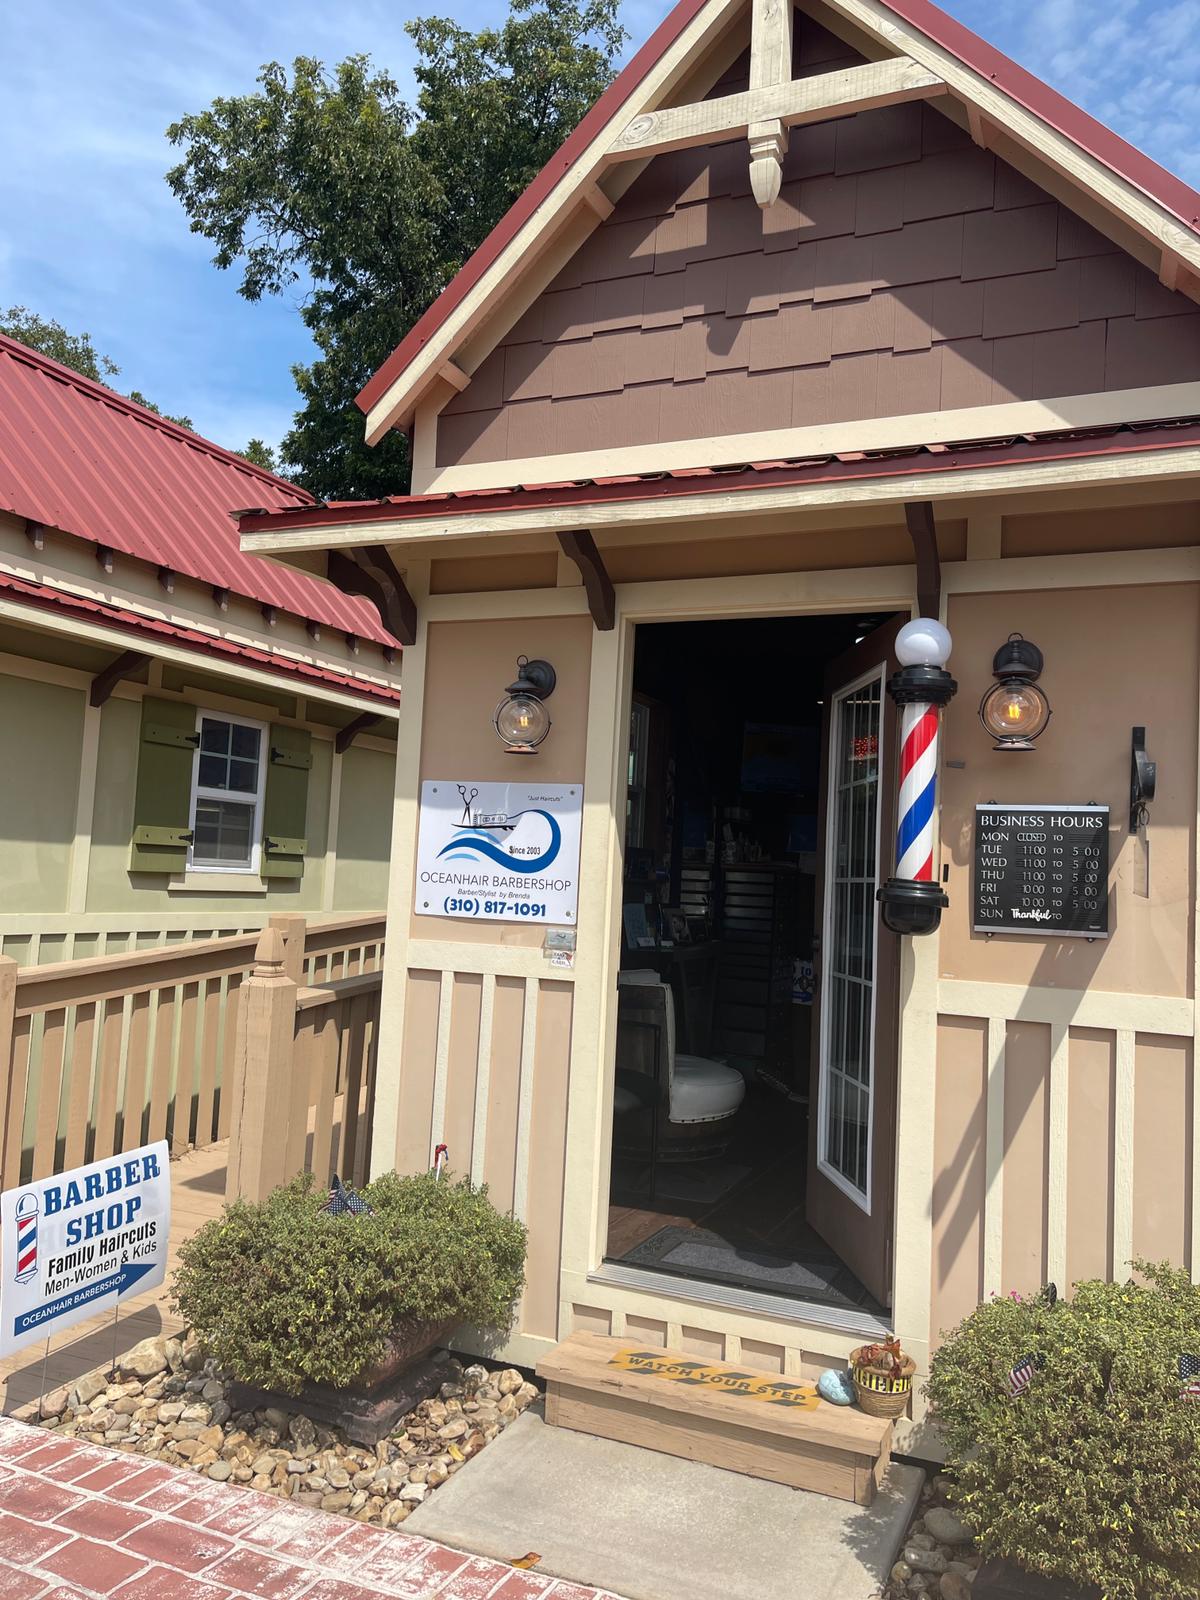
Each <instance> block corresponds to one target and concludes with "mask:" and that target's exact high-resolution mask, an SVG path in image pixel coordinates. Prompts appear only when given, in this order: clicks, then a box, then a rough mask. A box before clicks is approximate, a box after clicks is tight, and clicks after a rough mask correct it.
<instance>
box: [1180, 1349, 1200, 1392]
mask: <svg viewBox="0 0 1200 1600" xmlns="http://www.w3.org/2000/svg"><path fill="white" fill-rule="evenodd" d="M1179 1383H1180V1389H1179V1394H1180V1398H1181V1399H1184V1400H1200V1356H1180V1358H1179Z"/></svg>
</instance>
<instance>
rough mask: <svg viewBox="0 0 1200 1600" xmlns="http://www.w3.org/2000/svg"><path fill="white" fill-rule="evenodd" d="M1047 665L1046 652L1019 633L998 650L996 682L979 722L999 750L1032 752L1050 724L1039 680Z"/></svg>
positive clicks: (982, 703)
mask: <svg viewBox="0 0 1200 1600" xmlns="http://www.w3.org/2000/svg"><path fill="white" fill-rule="evenodd" d="M1044 665H1045V661H1044V658H1043V656H1042V652H1041V651H1040V650H1039V649H1038V647H1037V645H1035V644H1031V643H1030V641H1029V640H1028V639H1026V638H1023V637H1022V636H1021V634H1019V633H1010V634H1009V636H1008V638H1007V640H1006V641H1005V642H1004V643H1003V644H1002V645H1001V646H1000V648H999V650H997V651H996V654H995V657H994V658H993V661H992V673H993V675H994V676H995V678H996V680H997V681H996V682H995V683H994V684H993V685H992V687H991V688H990V689H989V690H988V691H987V693H986V694H985V695H984V697H983V699H982V700H981V701H980V702H979V720H980V722H982V723H983V725H984V727H985V728H986V729H987V731H988V732H989V733H990V734H991V736H992V738H993V739H995V741H996V743H995V745H994V746H993V748H994V749H996V750H1032V749H1033V741H1034V740H1035V739H1040V738H1041V736H1042V734H1043V733H1045V731H1046V726H1047V724H1048V723H1049V721H1050V715H1051V712H1050V702H1049V700H1048V699H1047V698H1046V692H1045V690H1044V689H1039V688H1038V686H1037V680H1038V679H1039V678H1040V677H1041V675H1042V667H1043V666H1044Z"/></svg>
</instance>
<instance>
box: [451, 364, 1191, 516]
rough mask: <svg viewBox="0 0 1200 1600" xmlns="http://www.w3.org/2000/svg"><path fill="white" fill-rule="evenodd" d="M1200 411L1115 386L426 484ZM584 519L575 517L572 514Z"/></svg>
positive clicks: (607, 451) (484, 484) (573, 473)
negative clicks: (1112, 387)
mask: <svg viewBox="0 0 1200 1600" xmlns="http://www.w3.org/2000/svg"><path fill="white" fill-rule="evenodd" d="M1198 412H1200V383H1164V384H1159V385H1156V386H1154V387H1151V388H1142V389H1113V390H1105V391H1101V392H1100V393H1093V394H1075V395H1059V396H1055V397H1054V398H1048V399H1045V400H1013V401H1007V402H1006V403H1005V404H1003V405H987V406H963V407H959V408H958V409H956V410H950V411H922V412H910V413H907V414H906V415H904V416H899V417H865V418H862V419H859V420H857V421H853V422H820V423H811V424H809V425H807V426H805V427H802V428H774V429H769V430H768V431H766V432H763V433H728V434H713V435H709V436H708V437H706V438H702V439H667V440H663V441H661V442H659V443H657V444H639V445H621V446H615V447H610V448H600V449H595V450H581V451H575V452H572V453H570V454H565V455H548V456H527V457H525V458H523V459H516V460H513V461H481V462H472V463H470V464H468V465H464V466H456V467H443V468H441V469H440V470H439V471H437V472H436V473H435V474H434V475H433V477H432V479H431V480H430V483H429V487H428V491H427V492H429V493H432V494H443V493H450V492H453V491H457V490H462V489H504V488H511V487H513V486H514V485H517V484H523V483H569V482H575V481H580V480H583V479H586V478H607V477H619V476H622V475H624V474H627V473H628V474H636V473H639V472H670V471H675V470H679V469H687V468H693V467H726V466H731V465H734V466H736V465H739V464H742V463H746V462H751V461H790V460H793V459H805V458H807V457H810V456H825V455H838V454H848V453H853V452H855V451H860V450H900V449H904V448H906V447H914V446H918V445H926V444H958V443H961V442H962V441H964V440H972V439H993V438H994V439H1003V438H1007V437H1009V436H1010V435H1017V434H1023V433H1031V434H1037V433H1054V432H1057V431H1059V430H1060V429H1066V428H1097V427H1105V426H1109V425H1116V424H1119V423H1122V422H1154V421H1157V420H1159V419H1160V418H1167V417H1191V416H1195V415H1196V414H1197V413H1198ZM576 520H578V514H576Z"/></svg>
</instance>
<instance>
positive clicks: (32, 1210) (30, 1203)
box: [15, 1194, 38, 1283]
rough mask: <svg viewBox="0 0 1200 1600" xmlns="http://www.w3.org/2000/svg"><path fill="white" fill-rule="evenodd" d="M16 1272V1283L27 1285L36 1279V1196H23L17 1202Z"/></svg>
mask: <svg viewBox="0 0 1200 1600" xmlns="http://www.w3.org/2000/svg"><path fill="white" fill-rule="evenodd" d="M16 1223H17V1270H16V1274H15V1276H16V1280H17V1282H18V1283H28V1282H29V1280H30V1279H31V1278H36V1277H37V1269H38V1235H37V1225H38V1200H37V1195H36V1194H23V1195H22V1196H21V1198H20V1199H19V1200H18V1201H17V1212H16Z"/></svg>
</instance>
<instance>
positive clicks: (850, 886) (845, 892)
mask: <svg viewBox="0 0 1200 1600" xmlns="http://www.w3.org/2000/svg"><path fill="white" fill-rule="evenodd" d="M882 710H883V672H882V670H879V671H876V672H874V673H872V674H871V676H870V677H868V678H864V679H860V681H859V682H858V683H855V684H852V685H851V686H850V687H849V688H847V689H843V690H840V691H839V692H838V693H837V694H836V695H835V696H834V700H833V704H832V706H831V707H830V720H829V727H830V751H829V774H830V781H829V800H828V804H829V817H828V825H827V829H826V849H827V858H826V863H825V908H826V909H825V937H824V941H823V943H824V950H825V959H824V977H823V994H822V1002H821V1096H820V1108H819V1116H820V1124H819V1128H820V1144H819V1160H820V1166H821V1170H822V1171H823V1172H824V1173H825V1174H826V1176H827V1177H829V1178H830V1179H831V1180H832V1181H833V1182H834V1183H836V1184H837V1185H838V1187H839V1188H841V1189H843V1190H845V1192H846V1193H847V1194H849V1196H850V1198H851V1199H852V1200H854V1201H855V1202H856V1203H857V1204H858V1205H860V1206H861V1207H862V1208H863V1210H864V1211H867V1212H870V1210H871V1118H872V1066H873V1055H874V1037H875V960H876V942H875V932H876V926H877V920H878V919H877V912H876V906H875V891H876V889H877V888H878V886H879V773H880V741H881V738H882V734H883V721H882Z"/></svg>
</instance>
